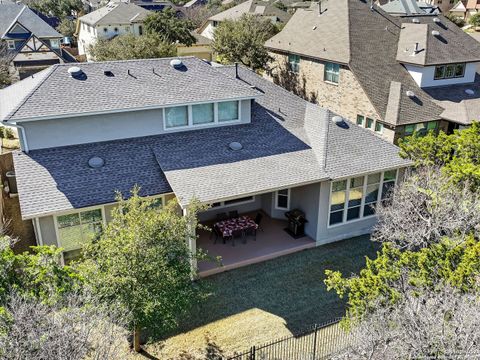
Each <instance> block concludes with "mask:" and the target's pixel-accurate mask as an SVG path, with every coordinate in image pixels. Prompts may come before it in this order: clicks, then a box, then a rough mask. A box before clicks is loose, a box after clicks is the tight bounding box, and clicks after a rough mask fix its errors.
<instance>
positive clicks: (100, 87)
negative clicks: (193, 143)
mask: <svg viewBox="0 0 480 360" xmlns="http://www.w3.org/2000/svg"><path fill="white" fill-rule="evenodd" d="M181 59H182V61H183V64H184V65H185V66H184V67H183V68H181V69H179V70H177V69H174V68H173V67H172V66H170V61H171V60H172V59H169V58H164V59H149V60H129V61H111V62H94V63H79V64H76V65H77V66H78V67H80V68H81V69H82V70H83V72H84V73H85V74H86V78H85V79H83V80H77V79H74V78H72V77H70V75H69V74H68V72H67V70H68V68H69V67H70V66H71V65H68V64H67V65H54V66H52V67H51V70H50V72H49V74H48V76H46V77H45V78H43V79H42V81H41V82H40V84H38V86H37V87H35V88H34V89H33V90H31V91H30V92H27V93H26V94H25V95H24V97H22V98H18V99H17V101H16V103H15V108H14V110H13V111H11V112H10V114H9V115H7V116H6V117H5V118H3V119H2V120H4V121H5V120H9V121H17V120H22V119H28V118H32V117H46V118H47V117H52V116H55V117H58V116H62V115H65V116H68V115H72V116H73V115H75V116H76V115H80V114H86V113H97V112H108V111H112V110H127V109H128V110H130V109H131V110H133V109H140V108H148V107H161V106H166V105H174V104H182V103H191V102H198V101H214V100H222V99H237V98H248V97H255V96H258V95H259V93H258V92H257V91H255V90H253V89H251V88H250V87H248V86H247V85H245V84H242V83H239V82H236V81H235V80H233V79H230V78H228V77H226V76H225V75H223V74H221V73H219V72H218V71H215V70H214V69H212V67H211V66H210V65H209V64H207V63H205V62H204V61H201V60H199V59H197V58H194V57H184V58H181ZM106 70H109V71H111V72H112V73H113V74H114V76H106V75H105V74H104V71H106ZM128 71H130V75H129V74H128ZM6 91H8V88H7V89H6ZM65 104H69V105H68V106H65Z"/></svg>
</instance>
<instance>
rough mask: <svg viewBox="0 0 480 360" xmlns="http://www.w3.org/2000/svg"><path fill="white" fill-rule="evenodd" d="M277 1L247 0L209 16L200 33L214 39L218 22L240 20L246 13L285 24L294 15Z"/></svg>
mask: <svg viewBox="0 0 480 360" xmlns="http://www.w3.org/2000/svg"><path fill="white" fill-rule="evenodd" d="M275 3H276V0H266V1H264V0H247V1H245V2H242V3H241V4H239V5H236V6H234V7H232V8H230V9H228V10H225V11H222V12H221V13H218V14H216V15H213V16H211V17H210V18H208V20H207V21H206V22H205V23H204V24H203V25H202V26H201V27H200V29H198V33H199V34H201V35H202V36H204V37H206V38H208V39H211V40H213V34H214V32H215V28H216V27H217V26H218V24H220V23H221V22H222V21H225V20H238V19H240V18H241V17H242V16H243V15H245V14H252V15H257V16H261V17H263V18H267V19H270V20H271V21H272V23H273V24H278V23H280V24H285V23H286V22H287V21H288V20H289V19H290V17H291V16H292V15H291V14H290V13H289V12H288V11H284V10H281V9H279V8H278V7H277V5H275ZM282 3H283V2H282ZM285 5H287V4H285Z"/></svg>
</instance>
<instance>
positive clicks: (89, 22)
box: [78, 2, 150, 61]
mask: <svg viewBox="0 0 480 360" xmlns="http://www.w3.org/2000/svg"><path fill="white" fill-rule="evenodd" d="M149 13H150V11H148V10H145V9H143V8H141V7H140V6H138V5H135V4H125V3H113V2H111V3H108V4H107V5H106V6H104V7H102V8H100V9H98V10H95V11H93V12H91V13H89V14H87V15H84V16H82V17H81V18H79V19H78V21H79V28H80V29H79V32H78V53H79V55H85V56H86V58H87V60H89V61H90V60H92V59H91V56H90V54H89V47H90V45H93V44H94V43H95V42H96V41H97V40H98V39H112V38H113V37H115V36H118V35H125V34H133V35H136V36H138V35H143V33H144V30H143V20H145V18H146V17H147V15H148V14H149Z"/></svg>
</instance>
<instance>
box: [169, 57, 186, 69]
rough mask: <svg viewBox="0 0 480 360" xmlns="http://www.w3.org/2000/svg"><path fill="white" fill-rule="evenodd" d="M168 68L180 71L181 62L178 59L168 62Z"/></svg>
mask: <svg viewBox="0 0 480 360" xmlns="http://www.w3.org/2000/svg"><path fill="white" fill-rule="evenodd" d="M170 66H171V67H173V68H174V69H180V68H182V67H183V62H182V60H180V59H173V60H172V61H170Z"/></svg>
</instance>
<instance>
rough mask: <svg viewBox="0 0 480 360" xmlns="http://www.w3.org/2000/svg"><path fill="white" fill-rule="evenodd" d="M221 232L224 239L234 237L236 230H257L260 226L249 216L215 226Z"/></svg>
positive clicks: (228, 220) (225, 221)
mask: <svg viewBox="0 0 480 360" xmlns="http://www.w3.org/2000/svg"><path fill="white" fill-rule="evenodd" d="M214 226H215V227H216V228H217V229H218V230H220V233H221V234H222V235H223V237H229V236H232V233H233V231H234V230H246V229H250V228H253V229H255V230H256V229H257V228H258V225H257V224H256V223H255V221H253V219H251V218H250V217H248V216H240V217H238V218H233V219H227V220H222V221H219V222H217V223H215V224H214Z"/></svg>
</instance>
